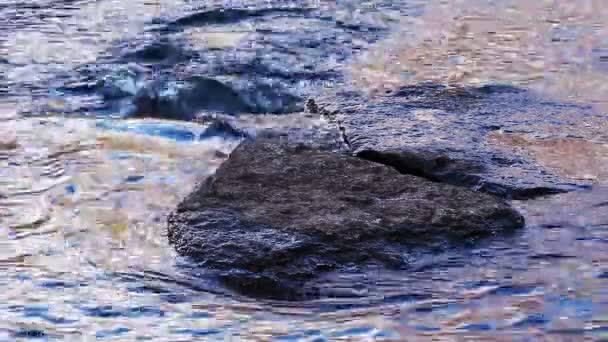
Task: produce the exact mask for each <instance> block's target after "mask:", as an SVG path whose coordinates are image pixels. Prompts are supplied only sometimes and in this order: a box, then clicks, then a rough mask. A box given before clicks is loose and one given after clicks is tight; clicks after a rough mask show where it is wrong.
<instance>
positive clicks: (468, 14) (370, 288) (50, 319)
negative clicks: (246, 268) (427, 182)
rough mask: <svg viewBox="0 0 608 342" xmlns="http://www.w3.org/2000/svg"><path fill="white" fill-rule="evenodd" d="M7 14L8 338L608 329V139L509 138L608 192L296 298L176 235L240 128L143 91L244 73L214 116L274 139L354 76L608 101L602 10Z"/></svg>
mask: <svg viewBox="0 0 608 342" xmlns="http://www.w3.org/2000/svg"><path fill="white" fill-rule="evenodd" d="M0 18H1V19H0V340H6V341H12V340H20V339H39V340H74V341H81V340H93V339H108V340H110V339H115V340H155V341H156V340H158V341H191V340H264V341H266V340H277V341H325V340H362V341H366V340H395V341H396V340H406V341H431V340H432V341H460V340H462V341H464V340H467V341H482V340H492V341H494V340H505V341H514V340H517V341H519V340H521V341H536V340H538V341H582V340H602V339H605V340H608V252H607V251H608V248H607V247H608V202H607V201H608V141H607V140H605V138H606V137H605V136H604V137H603V138H604V140H602V138H601V137H598V140H597V141H582V142H581V141H579V140H568V139H554V140H542V141H537V140H530V139H527V138H526V137H517V136H514V137H511V138H508V139H506V138H505V139H498V140H497V143H500V144H504V145H505V146H510V147H516V148H521V149H525V150H527V151H529V152H530V153H531V154H532V155H533V156H534V157H535V158H536V160H537V161H538V162H539V163H541V164H543V165H546V166H549V167H553V168H555V169H558V170H560V172H563V173H564V174H566V175H568V176H571V177H574V178H584V179H590V180H592V181H593V182H594V186H593V187H592V188H591V189H588V190H584V191H577V192H572V193H566V194H560V195H556V196H552V197H547V198H540V199H535V200H529V201H515V202H513V205H514V206H515V207H517V208H518V209H519V210H520V211H521V212H522V213H524V215H525V217H526V221H527V225H526V228H525V229H523V230H522V231H519V232H517V233H514V234H512V235H508V236H500V237H495V238H491V239H488V240H484V241H478V242H477V243H476V244H474V245H471V246H462V247H460V248H455V249H454V250H453V251H449V252H445V251H443V252H441V253H429V254H428V255H426V256H424V257H423V258H419V260H420V261H419V262H418V263H417V264H415V265H412V267H411V269H410V270H409V271H408V272H399V273H391V272H387V271H379V270H373V269H370V270H369V272H366V273H364V274H339V275H335V276H331V277H328V279H327V282H328V284H329V285H328V286H331V287H333V288H335V289H341V290H342V292H343V293H344V295H343V296H338V297H337V298H324V299H319V300H314V301H307V302H277V301H265V300H254V299H250V298H247V297H243V296H240V295H238V294H235V293H232V292H229V291H227V290H225V289H223V288H222V287H221V286H219V285H218V284H215V283H214V282H213V281H211V280H207V278H205V276H204V270H199V269H195V268H193V267H191V266H190V265H189V264H188V262H187V261H186V260H184V259H182V258H180V257H178V256H177V255H175V252H174V251H173V250H172V248H171V246H170V245H168V243H167V239H166V226H165V216H166V215H167V214H168V212H169V211H170V210H171V209H172V208H173V207H174V206H175V205H176V204H177V203H178V201H179V200H180V199H181V198H183V197H184V196H185V195H186V194H188V192H189V191H190V190H191V189H192V188H193V186H194V185H195V184H196V182H198V181H201V180H202V179H204V177H205V176H208V175H210V174H212V173H213V172H214V170H215V169H216V168H217V167H218V166H219V165H220V164H221V163H222V161H224V160H225V159H226V158H227V156H228V154H229V153H230V151H231V150H232V149H233V148H235V147H236V146H237V145H238V143H239V137H238V136H233V135H231V134H223V133H222V132H221V131H211V130H209V124H208V123H204V122H202V123H201V122H188V121H172V120H163V119H141V118H133V115H132V114H133V108H134V107H133V98H134V95H135V94H136V93H137V92H138V90H139V89H140V88H141V87H142V85H143V84H151V83H154V82H156V83H155V84H158V87H159V88H160V90H159V92H164V93H166V94H169V95H167V96H169V97H171V96H173V95H171V94H178V95H179V89H182V88H180V87H183V86H184V84H186V83H187V81H189V80H191V78H192V77H193V76H198V77H204V78H205V79H206V80H209V79H212V80H217V81H220V82H222V84H223V88H213V89H210V90H209V94H211V95H202V97H203V98H204V99H202V100H200V103H199V102H197V103H195V104H194V105H193V106H195V107H196V106H199V107H200V108H198V107H197V108H198V109H200V112H201V113H202V114H205V108H210V109H218V108H219V109H223V108H228V107H229V106H233V105H234V103H232V102H231V101H232V100H231V99H232V97H231V96H232V95H233V94H235V93H236V94H239V95H240V96H241V97H242V98H243V99H244V104H242V106H240V107H238V108H241V109H243V108H244V109H243V110H242V113H239V114H240V115H239V116H238V117H234V118H232V119H231V120H233V121H234V122H235V123H236V124H238V125H239V127H242V128H243V129H244V130H246V131H248V132H250V133H252V134H255V133H256V132H259V131H260V130H263V129H273V130H275V131H279V132H281V131H290V130H291V131H294V130H295V131H298V132H302V133H303V136H307V134H311V135H314V134H316V133H315V132H322V131H327V132H331V131H332V129H333V128H332V127H330V126H329V125H328V123H327V122H325V121H324V119H323V118H320V117H316V116H314V115H309V114H305V113H303V108H304V107H303V105H304V102H305V99H306V98H307V97H309V96H313V95H315V94H318V93H322V92H324V91H325V89H328V88H336V87H342V86H346V85H348V86H353V85H354V86H356V87H358V88H359V89H361V90H362V91H364V92H370V93H373V92H376V91H379V90H383V89H385V88H391V87H396V86H398V85H401V84H407V83H415V82H420V81H429V80H431V81H434V82H441V83H448V84H449V83H455V84H478V83H484V82H500V83H509V84H513V85H516V86H520V87H525V88H530V89H534V90H535V91H538V92H541V93H542V94H543V95H544V96H546V97H550V98H553V99H557V100H558V101H564V102H577V103H583V104H588V105H591V106H593V107H594V108H595V110H597V111H600V112H601V111H608V105H607V104H608V97H607V94H608V25H607V24H608V23H607V18H608V10H606V7H605V6H604V3H603V2H602V1H600V0H597V1H594V0H582V1H556V0H555V1H552V0H546V1H539V2H529V1H524V0H495V1H491V0H485V1H483V0H471V1H458V0H453V1H415V0H399V1H389V0H369V1H366V0H359V1H356V0H344V1H324V0H309V1H304V0H299V1H296V0H294V1H279V0H276V1H275V0H256V1H237V0H234V1H232V0H223V1H214V0H208V1H187V0H146V1H144V0H131V1H115V0H59V1H55V0H24V1H16V0H8V1H7V0H5V1H3V2H0ZM146 82H148V83H146ZM205 84H207V88H209V87H210V86H209V85H208V84H211V85H214V84H215V83H205ZM172 92H173V93H172ZM178 95H176V96H178ZM205 96H207V98H205ZM211 102H212V103H213V106H210V105H209V103H211ZM218 106H219V107H218ZM227 106H228V107H227ZM170 108H173V107H170ZM197 108H195V109H197ZM201 108H202V109H201ZM230 108H233V107H230ZM161 114H162V113H161ZM607 116H608V114H607ZM607 122H608V118H607ZM580 125H581V127H584V125H585V123H584V122H581V123H580ZM576 129H577V128H576V127H574V128H573V130H574V131H576ZM607 129H608V126H607Z"/></svg>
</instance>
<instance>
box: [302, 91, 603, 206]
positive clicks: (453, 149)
mask: <svg viewBox="0 0 608 342" xmlns="http://www.w3.org/2000/svg"><path fill="white" fill-rule="evenodd" d="M308 109H309V110H310V111H312V112H319V113H322V114H326V115H328V116H329V117H331V118H332V119H333V120H334V122H335V123H337V124H338V126H339V128H340V130H341V131H342V132H343V136H344V138H345V140H346V141H347V142H348V143H349V144H350V146H351V147H352V149H353V152H354V153H355V154H356V155H358V156H359V157H362V158H365V159H369V160H373V161H377V162H381V163H384V164H387V165H391V166H393V167H395V168H397V169H398V170H399V171H400V172H402V173H407V174H413V175H418V176H422V177H425V178H428V179H430V180H433V181H440V182H446V183H450V184H455V185H460V186H466V187H469V188H473V189H475V190H479V191H485V192H489V193H493V194H496V195H499V196H502V197H506V198H515V199H526V198H532V197H536V196H542V195H547V194H552V193H558V192H563V191H568V190H574V189H577V188H580V187H586V186H588V185H589V183H588V182H587V181H585V180H580V179H572V178H569V177H566V176H564V175H563V174H560V172H558V171H556V170H555V169H551V168H548V167H545V166H544V165H541V164H540V163H538V162H537V161H536V160H534V158H531V156H530V154H529V153H527V151H526V148H525V146H523V147H522V148H510V147H509V146H501V144H500V143H496V141H499V140H501V139H492V137H495V136H499V137H500V136H505V137H508V136H509V135H513V134H515V135H516V134H525V135H526V136H528V137H533V138H534V139H540V140H542V139H546V138H552V137H558V138H559V137H576V138H581V139H584V140H595V138H597V137H598V136H600V135H602V134H605V132H602V130H603V128H602V127H603V125H604V126H605V115H604V114H601V113H596V112H594V111H593V110H592V109H591V108H590V107H589V106H583V105H575V104H564V103H557V102H552V101H548V100H547V99H543V98H542V97H540V96H538V95H537V94H534V93H533V92H530V91H526V90H523V89H519V88H514V87H510V86H500V85H494V86H491V85H488V86H483V87H477V88H462V87H461V88H448V87H444V86H442V85H437V84H421V85H415V86H407V87H403V88H401V89H398V90H395V91H392V92H389V93H387V94H381V95H375V96H364V95H362V94H360V93H357V92H348V91H339V92H337V93H332V94H325V95H323V96H322V97H318V98H314V99H311V100H310V101H309V102H308ZM502 140H504V139H502Z"/></svg>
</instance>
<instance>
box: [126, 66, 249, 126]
mask: <svg viewBox="0 0 608 342" xmlns="http://www.w3.org/2000/svg"><path fill="white" fill-rule="evenodd" d="M133 103H134V105H135V110H134V111H133V113H132V114H131V115H132V116H135V117H155V118H164V119H172V120H192V119H194V118H195V116H196V114H197V113H198V112H201V111H211V112H221V113H227V114H240V113H249V112H252V109H251V107H250V106H249V105H248V104H247V103H246V102H245V100H244V99H243V98H242V97H241V95H239V93H238V92H237V91H235V90H234V89H232V88H231V87H230V86H228V85H226V84H224V83H222V82H220V81H218V80H215V79H212V78H206V77H200V76H195V77H191V78H190V79H188V80H187V81H186V82H182V83H181V84H180V83H175V84H171V83H164V82H162V81H156V82H150V83H149V85H148V86H147V87H145V88H144V89H141V90H140V91H139V92H138V93H137V95H136V96H135V98H134V100H133Z"/></svg>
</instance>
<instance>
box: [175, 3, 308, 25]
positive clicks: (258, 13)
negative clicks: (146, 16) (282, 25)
mask: <svg viewBox="0 0 608 342" xmlns="http://www.w3.org/2000/svg"><path fill="white" fill-rule="evenodd" d="M310 11H311V10H310V9H306V8H295V7H294V8H287V7H286V8H260V9H240V8H217V9H210V10H204V11H200V12H195V13H192V14H190V15H186V16H183V17H181V18H178V19H176V20H174V21H172V22H170V23H169V24H168V25H167V26H168V28H177V27H181V26H204V25H212V24H232V23H237V22H240V21H243V20H246V19H254V18H259V17H263V16H267V15H273V14H274V15H277V14H285V15H288V14H306V13H308V12H310Z"/></svg>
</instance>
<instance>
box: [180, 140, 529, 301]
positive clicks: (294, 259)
mask: <svg viewBox="0 0 608 342" xmlns="http://www.w3.org/2000/svg"><path fill="white" fill-rule="evenodd" d="M523 224H524V222H523V218H522V216H521V215H520V214H519V213H518V212H517V211H515V210H513V209H511V208H510V207H509V206H508V205H507V204H506V203H505V202H503V200H501V199H498V198H496V197H494V196H491V195H488V194H483V193H478V192H473V191H471V190H468V189H465V188H462V187H456V186H452V185H448V184H440V183H435V182H431V181H428V180H426V179H424V178H420V177H416V176H411V175H404V174H400V173H399V172H397V171H396V170H395V169H393V168H391V167H388V166H385V165H382V164H378V163H374V162H370V161H367V160H364V159H361V158H356V157H353V156H350V155H346V154H343V153H338V152H335V151H332V150H330V149H329V148H327V147H310V146H307V145H304V144H301V143H297V144H294V143H286V142H278V140H277V139H263V138H259V139H257V140H256V141H254V142H251V143H243V144H241V145H240V146H239V147H237V148H236V149H235V150H234V152H233V153H232V154H231V155H230V157H229V158H228V160H227V161H226V162H225V163H224V164H222V165H221V166H220V167H219V169H218V170H217V173H216V174H215V176H213V177H211V178H209V179H207V181H205V182H203V183H201V184H200V185H199V186H198V187H197V188H196V189H195V190H194V191H193V192H192V193H191V194H190V195H189V196H187V197H186V198H185V199H184V200H183V201H182V202H181V203H180V204H179V205H178V206H177V208H176V209H175V210H174V211H173V212H172V213H171V214H170V215H169V218H168V237H169V241H170V243H172V244H173V246H174V247H175V249H176V250H177V252H178V253H179V254H181V255H183V256H187V257H190V258H191V259H192V260H194V261H195V262H197V263H198V265H199V266H202V267H205V268H208V269H212V270H215V271H217V272H218V273H219V276H220V279H222V280H223V281H224V282H225V284H227V285H228V286H229V287H232V288H234V289H236V290H238V291H241V292H242V293H245V294H247V295H252V296H259V297H271V298H282V299H301V298H307V297H308V296H315V295H318V293H316V292H314V291H315V289H317V290H318V288H317V287H315V279H318V276H320V275H322V274H323V273H325V272H328V271H334V270H338V271H339V270H340V269H345V268H348V269H351V270H352V269H353V268H355V269H356V268H358V267H365V266H366V265H367V266H369V265H370V264H380V265H382V266H385V267H389V268H401V267H405V266H407V260H406V259H407V257H406V255H407V254H408V251H410V250H412V249H413V248H419V247H424V246H431V245H434V246H436V244H437V243H440V244H441V243H443V242H447V241H464V240H468V239H469V238H476V237H482V236H488V235H492V234H495V233H497V232H501V231H509V230H513V229H516V228H518V227H522V226H523ZM307 291H312V292H307Z"/></svg>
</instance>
